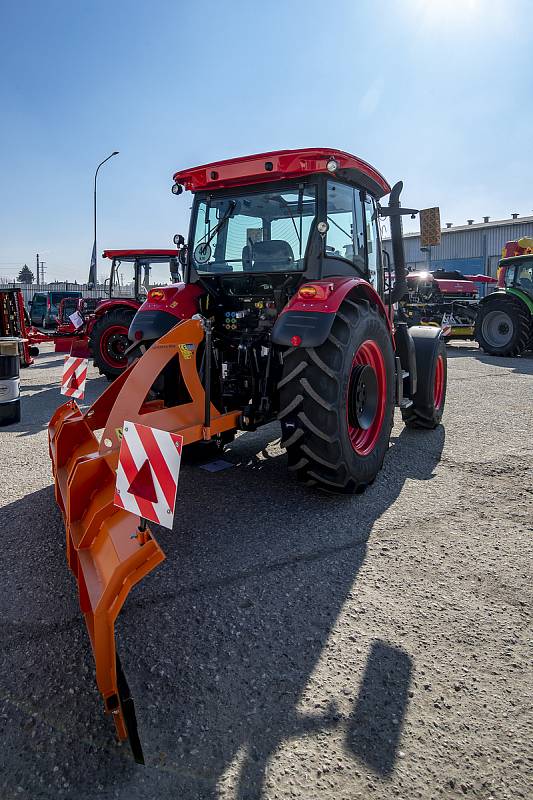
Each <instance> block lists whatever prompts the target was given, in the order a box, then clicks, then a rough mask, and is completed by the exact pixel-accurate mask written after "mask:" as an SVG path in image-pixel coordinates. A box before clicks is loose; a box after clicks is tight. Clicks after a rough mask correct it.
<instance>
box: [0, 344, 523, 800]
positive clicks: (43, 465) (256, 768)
mask: <svg viewBox="0 0 533 800" xmlns="http://www.w3.org/2000/svg"><path fill="white" fill-rule="evenodd" d="M47 350H49V348H48V346H45V347H44V348H43V353H42V355H40V356H39V357H38V358H37V359H36V363H35V364H34V365H33V366H32V367H30V368H28V369H26V370H24V371H23V372H22V387H23V405H22V414H23V416H22V421H21V423H20V424H19V425H16V426H12V427H9V428H3V429H1V428H0V467H1V468H0V506H1V508H0V535H1V537H2V541H1V545H0V552H1V556H0V582H1V590H0V612H1V614H0V626H1V632H2V635H1V642H2V648H1V652H0V696H1V701H2V702H1V715H0V737H1V739H0V745H1V746H0V797H1V798H4V799H5V800H8V799H9V800H10V799H11V798H31V799H32V800H37V798H58V797H69V798H77V799H79V800H85V799H86V798H87V800H89V798H91V800H92V798H96V797H98V798H121V799H122V798H124V800H126V798H128V800H135V799H136V798H158V799H165V798H172V800H174V799H175V800H204V799H205V800H208V799H209V800H210V799H211V798H217V800H259V799H260V798H261V800H263V799H264V798H269V799H271V800H274V798H279V799H280V800H281V799H283V800H285V798H302V799H305V800H314V798H327V799H328V800H329V798H335V800H355V799H358V798H361V799H362V798H365V800H366V798H369V797H372V798H379V799H381V798H383V800H385V798H386V799H387V800H388V799H389V798H394V797H398V798H404V799H405V800H411V798H424V800H425V799H426V798H458V797H461V798H464V797H472V798H483V800H491V799H493V800H500V798H501V799H502V800H503V799H504V798H513V799H514V798H526V797H531V786H530V783H529V782H528V776H529V777H530V776H531V768H532V766H533V752H532V748H531V735H530V729H529V731H528V715H529V721H530V719H531V693H530V686H531V673H530V671H529V662H530V656H531V650H530V633H531V627H530V621H531V617H530V613H531V595H532V591H531V587H532V581H531V555H532V543H531V521H532V514H531V511H532V481H531V467H532V463H533V448H532V441H531V438H532V437H531V433H532V430H533V377H532V376H533V357H531V356H528V357H524V358H521V359H495V358H490V357H487V356H484V355H483V354H481V353H480V352H479V351H478V350H477V346H476V345H473V344H466V343H465V344H462V345H452V346H451V347H449V348H448V353H449V385H448V398H447V403H446V410H445V415H444V420H443V423H444V424H443V425H441V426H439V428H437V429H436V430H435V431H431V432H422V431H407V430H405V429H404V428H403V425H402V423H401V420H400V419H399V413H397V414H396V424H395V427H394V430H393V436H392V440H391V447H390V450H389V453H388V455H387V457H386V459H385V464H384V469H383V471H382V472H381V473H380V475H379V476H378V479H377V480H376V481H375V483H374V484H373V485H372V486H371V487H370V488H369V489H368V490H367V491H366V492H365V493H364V494H363V495H360V496H355V497H335V496H328V495H324V494H321V493H317V492H316V491H313V490H310V489H306V488H302V487H300V486H298V485H297V484H295V483H294V482H293V480H292V479H291V478H290V477H289V476H288V475H287V472H286V457H285V455H284V452H283V451H282V450H281V449H280V447H279V430H278V428H277V426H276V425H270V426H268V427H266V428H264V429H261V430H260V431H258V432H256V433H253V434H252V433H250V434H244V435H241V436H239V437H238V438H237V439H236V441H235V442H234V443H233V444H232V445H231V447H230V448H229V449H228V451H227V453H226V455H225V458H226V459H227V461H228V462H229V463H230V464H231V465H232V466H231V467H230V468H228V469H226V470H224V471H221V472H207V471H205V470H203V469H201V467H200V466H199V463H197V462H191V463H187V464H185V465H183V466H182V473H181V476H180V485H179V495H178V506H177V512H176V517H175V525H174V530H173V531H172V532H171V531H165V530H163V529H159V530H156V531H155V534H156V538H157V539H158V541H159V543H160V545H161V546H162V548H163V550H164V551H165V553H166V556H167V558H166V561H165V562H164V563H163V564H162V565H160V566H159V567H158V568H157V569H156V570H155V571H154V572H153V573H152V574H151V576H149V577H148V578H147V579H146V580H144V581H143V582H142V583H141V584H139V586H137V587H136V588H135V589H134V590H133V592H132V593H131V595H130V596H129V598H128V600H127V602H126V606H125V608H124V610H123V612H122V613H121V614H120V617H119V620H118V623H117V640H118V648H119V652H120V657H121V660H122V664H123V667H124V671H125V673H126V675H127V677H128V681H129V684H130V687H131V690H132V693H133V696H134V698H135V702H136V711H137V719H138V723H139V733H140V737H141V740H142V743H143V747H144V753H145V758H146V762H147V763H146V766H144V767H142V766H138V765H136V764H135V763H134V762H133V760H132V757H131V754H130V752H129V749H128V746H127V745H119V744H118V743H117V742H116V741H115V739H114V726H113V723H112V721H111V720H110V719H109V717H106V716H105V715H104V714H103V708H102V703H101V699H100V696H99V694H98V691H97V688H96V684H95V679H94V669H93V659H92V654H91V650H90V646H89V641H88V636H87V632H86V629H85V625H84V622H83V618H82V616H81V614H80V612H79V608H78V602H77V595H76V584H75V582H74V580H73V579H72V577H71V575H70V573H69V572H68V570H67V567H66V563H65V554H64V530H63V525H62V519H61V515H60V513H59V510H58V508H57V506H56V504H55V501H54V494H53V487H52V484H51V471H50V462H49V457H48V448H47V437H46V425H47V423H48V420H49V418H50V416H51V414H52V412H53V410H54V409H55V408H56V407H57V405H59V404H60V403H61V402H62V400H63V398H62V397H61V396H60V394H59V388H58V387H59V380H60V374H61V368H62V364H63V358H62V356H60V355H55V354H53V353H51V352H46V351H47ZM106 385H107V382H106V381H105V379H103V378H99V377H97V375H96V373H95V371H94V370H92V371H91V372H90V380H89V381H88V391H87V396H86V400H87V402H89V403H90V402H92V400H94V399H95V398H96V397H97V396H98V395H99V393H100V392H101V391H102V390H103V389H104V388H105V386H106Z"/></svg>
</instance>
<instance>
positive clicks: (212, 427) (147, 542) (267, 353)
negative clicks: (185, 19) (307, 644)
mask: <svg viewBox="0 0 533 800" xmlns="http://www.w3.org/2000/svg"><path fill="white" fill-rule="evenodd" d="M184 189H185V190H190V191H191V192H192V193H193V196H194V199H193V207H192V217H191V224H190V231H189V236H188V240H187V242H185V239H184V237H181V236H177V237H175V242H176V244H177V245H178V250H179V259H180V263H181V265H182V267H183V272H184V282H183V283H180V284H177V285H172V286H165V287H160V288H155V289H150V291H149V292H148V295H147V298H146V302H145V303H143V305H142V306H141V308H140V309H139V310H138V312H137V314H136V315H135V317H134V319H133V321H132V323H131V325H130V329H129V346H128V356H129V358H130V359H131V360H132V363H131V364H130V365H129V366H128V368H127V369H126V370H125V371H124V372H123V373H122V374H121V375H119V376H118V377H117V379H116V380H115V381H114V382H113V383H112V384H111V385H110V386H109V387H108V388H107V389H106V391H105V392H104V393H103V394H102V395H101V396H100V398H99V399H98V400H97V401H96V402H95V403H94V404H93V406H92V407H91V408H90V409H89V410H88V411H86V412H84V413H82V412H81V410H80V409H79V408H78V406H77V405H76V403H75V402H73V401H70V402H68V403H67V404H65V405H64V406H62V407H61V408H59V409H58V410H57V411H56V413H55V414H54V416H53V418H52V420H51V422H50V426H49V445H50V455H51V458H52V465H53V473H54V478H55V492H56V499H57V502H58V504H59V506H60V508H61V511H62V514H63V517H64V521H65V528H66V541H67V548H66V549H67V558H68V563H69V565H70V568H71V570H72V572H73V573H74V575H75V577H76V580H77V583H78V587H79V598H80V605H81V609H82V612H83V613H84V615H85V620H86V623H87V628H88V631H89V636H90V639H91V643H92V647H93V653H94V658H95V662H96V680H97V684H98V688H99V690H100V692H101V694H102V696H103V699H104V705H105V709H106V711H107V712H109V713H110V714H111V715H112V716H113V719H114V721H115V725H116V731H117V735H118V737H119V739H125V738H129V740H130V742H131V744H132V748H133V752H134V755H135V757H136V759H137V760H142V754H141V750H140V742H139V737H138V734H137V730H136V724H135V715H134V711H133V701H132V700H131V697H130V695H129V692H128V690H127V685H126V683H125V678H124V675H123V673H122V671H121V668H120V663H119V661H118V658H117V654H116V650H115V639H114V625H115V621H116V618H117V615H118V613H119V611H120V608H121V607H122V605H123V603H124V601H125V599H126V596H127V595H128V593H129V591H130V589H131V588H132V587H133V586H134V585H135V584H136V583H138V582H139V581H140V580H141V579H142V578H143V577H144V576H145V575H147V574H148V573H149V572H150V571H151V570H152V569H154V568H155V567H156V565H157V564H159V563H160V562H161V561H162V560H163V559H164V554H163V551H162V549H161V548H160V546H159V544H158V543H157V541H156V539H155V537H154V535H153V533H152V532H151V530H150V529H149V528H148V527H146V526H145V525H144V523H143V520H142V518H141V517H139V516H135V515H133V514H130V513H128V512H126V511H125V510H124V509H123V508H120V507H118V506H116V505H114V502H113V498H114V489H115V473H116V469H117V463H118V454H119V446H120V441H121V436H122V432H123V428H124V423H125V421H128V422H132V423H139V422H141V423H142V424H143V425H145V426H148V427H150V428H152V429H159V430H162V431H169V432H173V433H177V434H180V435H181V436H182V437H183V442H184V444H185V445H189V444H192V443H194V442H201V441H204V442H206V441H207V442H213V441H214V442H217V443H218V444H219V445H221V446H223V445H224V443H225V442H227V441H230V440H231V438H232V437H233V436H234V435H235V432H236V431H238V430H243V431H249V430H255V429H256V428H257V427H259V426H260V425H263V424H265V423H268V422H271V421H273V420H276V419H277V420H279V421H280V423H281V432H282V446H283V447H284V448H285V449H286V451H287V454H288V467H289V470H290V472H291V473H292V474H293V475H294V476H295V478H296V479H297V480H299V481H302V482H303V483H305V484H306V485H308V486H314V487H317V488H319V489H322V490H325V491H328V492H338V493H344V494H351V493H359V492H361V491H362V490H364V488H365V487H366V486H368V485H369V484H370V483H372V481H373V480H374V479H375V477H376V475H377V474H378V472H379V470H380V468H381V466H382V463H383V460H384V457H385V454H386V452H387V449H388V446H389V438H390V432H391V427H392V423H393V414H394V407H395V406H397V407H399V408H400V409H401V414H402V417H403V420H404V422H405V424H406V425H407V426H409V427H413V428H427V429H431V428H434V427H436V426H437V425H438V424H439V423H440V421H441V417H442V413H443V409H444V403H445V395H446V377H447V371H446V350H445V344H444V342H443V340H442V335H441V330H440V329H437V328H431V327H423V326H413V327H411V328H410V329H409V328H408V327H407V325H406V324H405V323H403V324H402V323H398V324H397V325H396V326H394V324H393V321H392V320H393V313H392V310H393V305H394V304H395V303H396V302H397V300H398V299H399V298H400V297H402V296H403V295H404V294H405V292H406V290H407V286H406V276H405V261H404V253H403V239H402V226H401V215H402V214H412V213H416V212H415V211H414V210H413V209H404V208H402V207H401V206H400V192H401V189H402V184H401V183H397V184H396V185H395V186H394V187H393V188H392V189H391V187H390V186H389V184H388V183H387V182H386V180H385V179H384V178H383V176H382V175H380V173H379V172H378V171H377V170H375V169H374V168H373V167H372V166H370V165H369V164H367V163H366V162H364V161H362V160H361V159H359V158H356V157H355V156H352V155H349V154H348V153H344V152H341V151H337V150H323V149H322V150H320V149H315V150H311V149H308V150H296V151H281V152H272V153H265V154H262V155H255V156H249V157H245V158H238V159H233V160H229V161H222V162H218V163H213V164H208V165H207V166H203V167H197V168H194V169H190V170H184V171H182V172H178V173H176V174H175V176H174V186H173V187H172V190H173V192H174V194H176V195H179V194H181V192H182V191H183V190H184ZM385 195H389V202H388V205H387V206H382V205H380V200H381V199H382V198H383V197H384V196H385ZM380 216H381V217H388V218H389V219H390V224H391V236H392V244H393V255H394V267H395V283H394V286H392V288H390V289H389V291H385V287H384V283H385V282H384V277H385V275H384V273H385V272H386V269H385V264H384V262H383V260H382V252H381V242H380V232H379V224H378V222H379V218H380ZM130 466H131V470H132V471H131V475H132V483H131V485H130V489H129V491H131V492H133V488H132V487H133V483H134V482H135V481H137V478H138V476H139V474H140V473H141V471H142V470H145V469H146V465H145V464H141V463H132V464H130ZM163 466H164V465H163ZM152 467H153V468H157V465H155V464H152ZM159 467H161V464H160V465H159ZM135 473H137V475H135ZM137 482H138V481H137ZM140 513H142V511H141V512H140Z"/></svg>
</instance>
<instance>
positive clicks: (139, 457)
mask: <svg viewBox="0 0 533 800" xmlns="http://www.w3.org/2000/svg"><path fill="white" fill-rule="evenodd" d="M182 447H183V436H181V435H180V434H178V433H167V431H160V430H157V429H156V428H148V427H147V426H146V425H139V424H138V423H134V422H124V427H123V434H122V440H121V443H120V453H119V457H118V467H117V479H116V484H115V497H114V503H115V505H116V506H118V507H119V508H124V509H125V510H126V511H131V512H132V514H136V515H138V516H139V517H142V518H144V519H149V520H151V521H152V522H156V523H157V524H158V525H163V526H164V527H165V528H172V525H173V522H174V507H175V505H176V493H177V490H178V477H179V471H180V463H181V451H182Z"/></svg>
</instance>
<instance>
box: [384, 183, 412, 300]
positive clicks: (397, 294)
mask: <svg viewBox="0 0 533 800" xmlns="http://www.w3.org/2000/svg"><path fill="white" fill-rule="evenodd" d="M402 189H403V181H398V183H395V184H394V186H393V187H392V191H391V193H390V196H389V211H388V214H387V216H388V217H390V233H391V243H392V258H393V261H394V286H393V287H392V291H391V293H390V299H389V298H388V297H387V298H386V302H390V303H397V302H398V300H401V298H402V297H403V296H404V294H406V293H407V288H408V287H407V280H406V268H405V252H404V249H403V232H402V216H401V215H402V212H401V211H400V205H401V204H400V194H401V191H402ZM404 213H409V212H407V210H405V211H404Z"/></svg>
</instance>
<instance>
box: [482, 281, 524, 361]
mask: <svg viewBox="0 0 533 800" xmlns="http://www.w3.org/2000/svg"><path fill="white" fill-rule="evenodd" d="M531 336H532V325H531V314H530V313H529V311H528V309H527V308H526V307H525V306H524V304H523V303H522V302H520V300H515V299H514V298H513V297H512V296H510V295H508V294H506V295H505V296H502V295H501V294H497V295H495V296H494V299H492V298H491V299H489V300H487V301H486V302H485V303H482V304H481V305H480V307H479V310H478V313H477V317H476V324H475V328H474V338H475V339H476V341H477V343H478V344H479V346H480V347H481V349H482V350H484V351H485V353H488V355H490V356H519V355H521V354H522V353H523V352H524V351H525V350H527V349H528V346H529V342H530V338H531Z"/></svg>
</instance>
